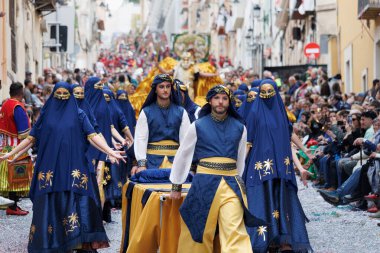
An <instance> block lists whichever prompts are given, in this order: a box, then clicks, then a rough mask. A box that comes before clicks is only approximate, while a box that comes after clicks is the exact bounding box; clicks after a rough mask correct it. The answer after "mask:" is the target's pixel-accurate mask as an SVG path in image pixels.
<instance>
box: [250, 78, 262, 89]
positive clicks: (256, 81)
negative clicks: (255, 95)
mask: <svg viewBox="0 0 380 253" xmlns="http://www.w3.org/2000/svg"><path fill="white" fill-rule="evenodd" d="M261 81H262V80H261V79H256V80H253V81H252V83H251V88H254V87H259V86H260V83H261Z"/></svg>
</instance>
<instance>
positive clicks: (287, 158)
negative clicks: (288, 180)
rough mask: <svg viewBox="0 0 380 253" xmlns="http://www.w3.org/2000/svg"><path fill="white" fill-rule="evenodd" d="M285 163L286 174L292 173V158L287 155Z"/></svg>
mask: <svg viewBox="0 0 380 253" xmlns="http://www.w3.org/2000/svg"><path fill="white" fill-rule="evenodd" d="M284 163H285V165H286V174H291V172H289V165H290V158H289V156H287V157H286V158H285V160H284Z"/></svg>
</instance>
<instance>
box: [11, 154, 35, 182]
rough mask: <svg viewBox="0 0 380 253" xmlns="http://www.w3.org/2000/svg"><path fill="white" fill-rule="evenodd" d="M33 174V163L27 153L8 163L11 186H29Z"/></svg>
mask: <svg viewBox="0 0 380 253" xmlns="http://www.w3.org/2000/svg"><path fill="white" fill-rule="evenodd" d="M32 175H33V163H32V159H31V158H30V156H29V155H28V154H27V153H26V154H24V155H22V156H20V157H19V158H17V159H16V161H14V162H13V163H8V183H9V187H10V188H13V189H14V188H22V187H28V186H29V184H30V181H31V179H32Z"/></svg>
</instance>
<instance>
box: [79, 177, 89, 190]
mask: <svg viewBox="0 0 380 253" xmlns="http://www.w3.org/2000/svg"><path fill="white" fill-rule="evenodd" d="M87 183H88V177H87V176H86V174H82V177H81V178H80V187H82V188H83V189H86V190H87Z"/></svg>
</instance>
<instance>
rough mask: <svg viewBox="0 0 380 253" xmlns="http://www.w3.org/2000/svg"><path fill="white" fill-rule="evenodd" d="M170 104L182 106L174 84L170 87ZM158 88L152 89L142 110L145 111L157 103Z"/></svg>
mask: <svg viewBox="0 0 380 253" xmlns="http://www.w3.org/2000/svg"><path fill="white" fill-rule="evenodd" d="M170 87H171V88H170V102H171V103H174V104H176V105H181V103H180V101H179V98H178V96H176V94H175V92H174V89H173V84H172V85H171V86H170ZM156 88H157V85H155V86H153V87H152V89H151V90H150V92H149V94H148V97H147V98H146V99H145V102H144V104H143V105H142V107H141V110H140V111H142V109H144V108H145V107H147V106H149V105H151V104H153V103H155V102H156V101H157V93H156Z"/></svg>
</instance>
